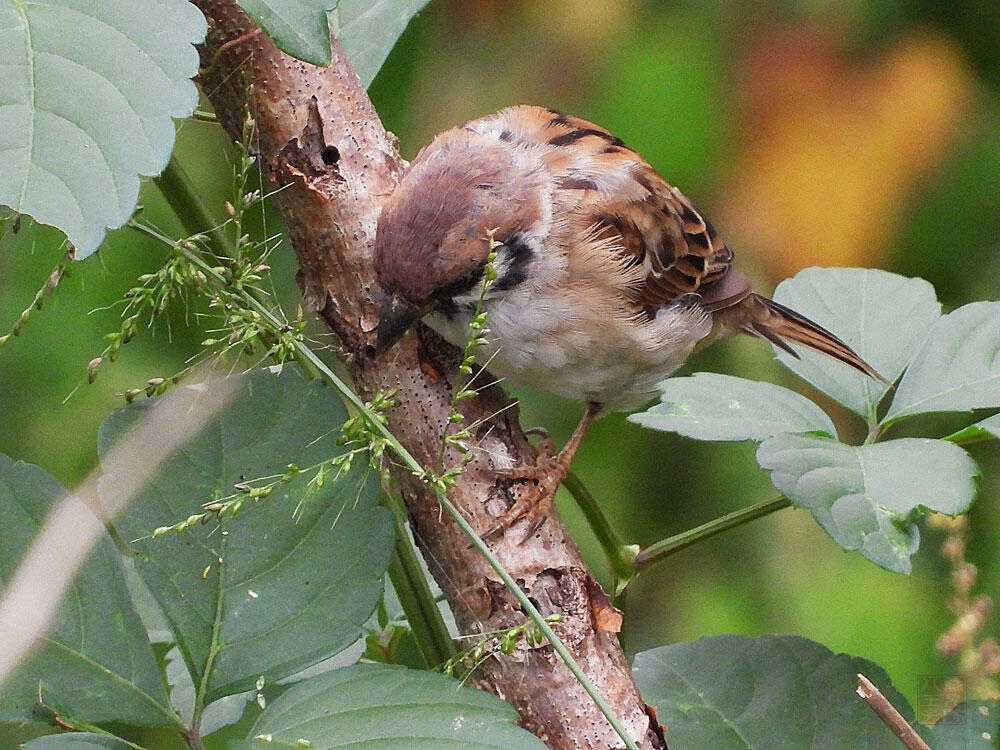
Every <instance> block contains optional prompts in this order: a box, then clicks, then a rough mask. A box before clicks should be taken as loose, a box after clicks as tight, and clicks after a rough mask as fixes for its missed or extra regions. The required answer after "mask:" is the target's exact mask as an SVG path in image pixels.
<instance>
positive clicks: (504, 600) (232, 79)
mask: <svg viewBox="0 0 1000 750" xmlns="http://www.w3.org/2000/svg"><path fill="white" fill-rule="evenodd" d="M194 2H195V4H196V5H197V6H198V7H199V8H201V10H202V11H203V12H204V13H205V15H206V17H207V18H208V21H209V35H208V38H207V40H206V42H205V44H204V46H203V47H202V48H201V50H200V51H201V59H202V71H201V73H200V75H199V83H200V84H201V87H202V89H203V91H205V92H206V94H207V95H208V96H209V98H210V99H211V101H212V104H213V105H214V107H215V110H216V113H217V115H218V116H219V119H220V121H221V122H222V123H223V126H224V127H225V128H226V130H227V131H228V132H229V134H230V135H231V136H232V137H234V138H237V137H240V134H241V132H242V122H243V113H244V111H245V109H246V107H247V105H249V109H250V112H251V113H252V115H253V117H254V119H255V120H256V125H257V133H258V135H259V143H256V144H254V148H255V150H256V153H257V156H258V159H259V162H260V165H261V167H262V169H263V170H264V172H265V174H266V175H267V176H268V178H269V179H270V180H271V181H272V182H274V183H275V184H276V185H277V186H279V187H281V188H283V189H282V190H281V191H280V192H278V194H277V198H276V200H277V202H278V206H279V208H280V210H281V212H282V215H283V217H284V221H285V227H286V231H287V232H288V236H289V237H290V239H291V242H292V245H293V247H294V249H295V252H296V255H297V256H298V259H299V264H300V266H301V271H300V285H301V287H302V290H303V294H304V297H305V300H306V304H307V305H308V306H309V307H310V308H311V309H313V310H315V311H316V312H317V313H318V314H319V315H320V317H321V318H322V319H323V320H324V321H325V322H326V323H327V325H328V326H329V327H330V329H331V330H332V331H333V332H334V333H335V334H336V335H337V338H338V340H339V346H340V354H341V356H342V357H343V359H344V360H345V361H346V362H347V363H348V366H349V367H350V368H351V372H352V374H353V377H354V380H355V384H356V386H357V388H358V390H359V392H360V393H361V394H362V396H364V397H370V396H371V395H372V394H374V393H375V392H377V391H380V390H381V391H386V390H390V389H393V390H395V391H396V397H397V399H398V401H399V402H400V405H399V407H398V408H396V409H394V410H393V411H392V412H391V413H390V415H389V417H390V424H391V428H392V430H393V432H394V434H395V435H396V436H397V437H398V438H399V440H400V441H401V442H402V444H403V445H404V446H405V447H406V448H407V450H409V451H410V452H411V453H412V454H413V456H414V457H416V459H417V460H419V461H420V462H422V463H423V464H424V465H425V466H428V467H432V468H435V469H436V468H438V467H437V462H438V458H439V452H440V446H441V435H442V432H443V430H444V427H445V425H446V423H447V416H448V413H449V410H450V408H451V404H452V392H453V389H454V388H455V387H456V386H457V385H459V383H457V378H458V371H457V364H458V362H457V353H456V351H455V350H454V349H453V348H452V347H451V346H449V345H448V344H446V343H444V342H442V341H441V340H440V339H439V338H437V337H436V336H435V335H434V334H433V333H432V332H430V331H429V330H427V329H421V331H420V336H419V337H413V336H411V337H409V338H407V339H405V340H404V341H403V342H402V343H401V344H400V345H398V346H396V347H394V349H393V350H392V351H390V352H389V353H388V354H386V355H385V356H384V357H382V358H380V359H378V360H376V359H374V357H373V354H372V352H373V343H374V331H375V327H376V321H377V314H378V303H379V295H380V291H379V288H378V285H377V283H376V280H375V276H374V272H373V268H372V262H371V249H372V243H373V240H374V236H375V227H376V222H377V218H378V214H379V210H380V207H381V204H382V201H383V200H384V199H385V197H386V196H387V195H388V194H389V193H390V192H391V191H392V190H393V188H394V187H395V185H396V184H397V183H398V181H399V179H400V176H401V175H402V173H403V171H404V169H405V167H406V163H405V162H404V161H403V160H402V159H401V158H400V157H399V154H398V152H397V149H396V146H395V143H394V142H393V139H392V138H391V136H389V135H388V134H387V133H386V132H385V129H384V128H383V127H382V124H381V122H380V121H379V118H378V115H377V113H376V112H375V110H374V108H373V106H372V104H371V101H370V100H369V99H368V96H367V94H366V93H365V91H364V88H363V87H362V85H361V82H360V81H359V80H358V78H357V76H356V75H355V74H354V72H353V70H352V69H351V67H350V65H349V64H348V63H347V61H346V59H345V58H344V54H343V51H342V50H341V48H340V45H339V44H338V43H337V41H336V39H332V40H331V41H332V47H333V58H332V63H331V64H330V65H329V66H328V67H326V68H317V67H314V66H312V65H309V64H307V63H303V62H300V61H298V60H295V59H294V58H291V57H288V56H287V55H284V54H282V53H281V52H280V51H278V50H277V49H276V48H275V47H274V45H273V44H272V43H271V41H270V40H269V39H268V38H267V36H266V35H264V34H261V33H259V30H258V29H257V27H256V26H255V25H254V24H253V22H252V21H250V20H249V19H248V18H247V16H246V15H245V14H244V13H243V12H242V11H241V10H240V9H239V8H238V6H237V5H236V3H235V2H234V1H233V0H194ZM462 411H463V413H464V414H465V420H466V424H467V425H472V424H476V425H477V426H476V427H475V428H474V435H475V438H476V440H477V448H476V449H475V451H476V452H475V455H474V457H473V459H472V460H471V461H470V462H469V464H468V465H467V467H466V469H465V471H464V472H463V473H462V474H461V476H460V477H459V480H458V483H457V484H456V485H455V486H454V487H453V488H452V489H451V490H450V491H449V497H450V499H451V501H452V502H453V503H454V504H455V505H456V506H457V507H458V508H459V509H460V511H461V512H462V513H463V514H464V515H465V517H466V518H467V519H468V520H469V522H470V523H471V524H472V526H473V527H474V528H476V529H479V530H481V531H482V530H485V529H488V528H490V527H491V526H492V525H493V523H494V521H495V520H496V518H497V517H498V516H500V515H502V513H503V512H504V511H505V510H506V509H507V507H509V506H510V504H511V503H512V502H513V501H514V499H515V498H514V496H513V494H512V490H511V488H510V486H509V485H510V483H509V482H508V481H505V480H500V479H498V478H497V477H496V475H495V470H496V469H498V468H501V467H509V466H513V465H519V464H523V463H529V462H531V461H533V460H534V456H533V452H532V449H531V447H530V446H529V445H528V443H527V441H526V440H525V437H524V434H523V433H522V432H521V429H520V427H519V425H518V423H517V411H516V406H514V405H512V404H511V402H510V399H509V398H508V397H507V396H506V395H505V394H504V393H503V391H501V390H500V389H499V388H495V387H493V388H488V389H486V390H485V391H483V392H482V393H481V394H480V395H479V397H477V398H475V399H470V400H468V401H463V402H462ZM445 460H446V464H447V465H451V463H450V462H458V461H459V460H460V456H459V454H458V453H457V452H454V451H449V452H447V453H446V459H445ZM394 476H395V479H396V481H397V482H398V484H399V486H400V488H401V490H402V493H403V496H404V499H405V501H406V505H407V509H408V512H409V516H410V523H411V525H412V528H413V530H414V536H415V537H416V539H417V540H418V542H419V544H420V546H421V550H422V552H423V554H424V556H425V558H426V559H427V561H428V564H429V566H430V569H431V572H432V573H433V575H434V577H435V578H436V579H437V581H438V584H439V585H440V586H441V589H442V590H443V591H444V593H445V595H446V597H447V599H448V602H449V604H450V605H451V608H452V610H453V611H454V613H455V617H456V621H457V623H458V627H459V629H460V631H461V632H462V633H463V634H476V633H486V632H491V631H496V630H501V629H504V628H508V627H511V626H513V625H518V624H520V623H522V622H524V619H525V616H524V613H523V612H521V611H520V610H519V608H518V606H517V603H516V601H515V600H514V598H513V597H512V595H511V594H510V592H509V591H507V590H506V588H505V587H504V586H503V584H502V583H501V582H500V580H499V579H498V577H497V575H496V573H495V572H494V571H493V570H492V569H491V568H490V567H489V565H488V564H487V563H486V561H485V560H484V559H483V558H482V556H481V555H479V553H478V552H477V551H476V550H475V549H474V548H473V547H472V546H471V545H470V543H469V540H468V539H467V538H466V537H465V536H463V534H462V532H461V530H460V529H459V528H458V527H457V526H456V525H455V524H454V523H453V522H451V521H450V520H449V519H448V518H447V517H446V516H445V515H444V514H443V513H442V511H441V508H440V507H439V506H438V504H437V503H436V501H435V500H434V497H433V495H432V494H431V493H429V492H427V491H426V490H425V488H424V487H423V486H422V484H421V483H420V481H418V480H417V479H416V478H414V477H413V476H412V474H411V473H410V472H408V471H401V470H396V471H395V472H394ZM524 533H525V527H524V526H523V525H521V524H515V525H514V527H513V528H512V529H510V530H509V531H508V532H507V533H506V534H502V535H497V536H495V537H492V538H491V539H490V540H489V545H490V548H491V549H492V550H493V552H494V553H495V554H496V555H497V556H498V557H499V558H500V560H501V561H502V562H503V564H504V566H505V567H506V568H507V570H509V571H510V573H511V574H512V575H513V577H514V578H515V580H517V581H518V582H519V583H520V584H521V587H522V588H523V590H524V591H525V592H526V593H527V594H528V596H529V597H531V599H532V601H534V602H535V603H536V604H537V606H538V608H539V609H540V610H541V612H542V614H543V615H549V614H559V615H561V620H560V621H559V623H557V624H556V625H555V628H556V631H557V632H558V634H559V636H560V637H561V638H562V639H563V641H564V642H565V644H566V645H567V647H568V648H569V649H570V651H571V653H572V654H573V655H574V657H575V658H576V659H577V661H578V662H579V663H580V665H581V666H582V667H583V669H584V671H585V672H586V674H587V675H588V676H589V677H590V679H591V680H592V681H593V682H594V683H595V685H596V686H597V688H598V689H599V691H600V692H601V694H602V695H603V696H604V698H605V700H606V701H607V702H608V703H610V705H611V706H612V708H613V709H614V710H615V712H616V713H617V715H618V716H619V717H620V718H621V719H622V721H623V723H624V724H625V726H626V727H627V728H628V730H629V733H630V734H631V735H632V737H633V738H634V739H635V740H636V742H637V743H638V744H639V746H640V747H642V748H663V747H666V744H665V742H664V741H663V737H662V733H661V731H660V728H659V726H658V725H657V724H656V721H655V719H654V718H651V717H652V713H651V712H650V711H648V709H647V707H646V706H645V704H644V703H643V702H642V700H641V698H640V697H639V694H638V691H637V690H636V687H635V684H634V682H633V681H632V677H631V673H630V671H629V669H628V665H627V663H626V661H625V657H624V655H623V653H622V651H621V648H620V646H619V644H618V640H617V637H616V635H615V633H613V632H607V631H606V630H601V629H600V628H601V627H602V624H606V623H614V622H616V620H617V618H615V617H609V616H608V615H609V614H610V613H613V609H612V608H611V607H610V604H609V603H608V600H607V597H606V596H605V595H604V592H603V591H601V589H600V587H599V586H598V585H597V584H596V582H595V581H594V579H593V578H592V577H591V575H590V573H589V572H588V571H587V569H586V567H585V566H584V564H583V561H582V559H581V558H580V554H579V551H578V550H577V548H576V545H575V544H574V543H573V541H572V539H570V537H569V535H568V534H567V532H566V529H565V528H564V527H563V525H562V523H561V522H560V521H559V519H558V518H556V517H550V518H549V519H548V520H547V521H546V522H545V524H544V525H543V526H542V528H541V529H540V530H538V531H537V532H536V533H535V534H533V535H532V537H531V538H530V539H527V540H525V541H524V542H523V543H522V537H523V535H524ZM603 626H604V627H607V625H603ZM474 680H475V682H476V684H477V685H478V686H480V687H482V688H485V689H487V690H490V691H491V692H493V693H496V694H497V695H499V696H500V697H501V698H503V699H504V700H506V701H507V702H509V703H510V704H512V705H513V706H514V707H515V708H516V709H517V710H518V712H519V713H520V715H521V723H522V725H523V726H525V727H526V728H527V729H529V730H530V731H532V732H534V733H535V734H536V735H538V736H539V737H541V738H542V739H543V740H544V741H545V742H546V744H547V745H548V746H549V747H552V748H567V749H569V748H573V749H574V750H575V749H576V748H602V749H603V748H613V747H620V746H621V739H620V738H619V737H618V736H617V735H616V734H615V732H614V730H613V728H612V727H611V726H610V724H609V723H608V722H607V720H606V719H605V718H604V717H603V716H602V715H601V713H600V712H599V711H598V709H597V707H596V706H595V705H594V703H593V701H592V700H591V699H590V698H589V697H588V696H587V695H586V693H585V692H584V690H583V689H582V688H581V686H580V685H579V683H578V682H577V681H576V680H575V679H574V678H573V676H572V675H571V674H570V672H569V670H568V669H567V668H566V667H565V666H564V665H563V663H562V662H561V661H560V659H559V658H558V656H557V655H556V654H555V653H554V652H553V651H552V649H551V647H550V646H548V645H540V646H530V645H528V644H526V643H525V644H521V646H520V647H519V648H518V649H516V650H515V651H514V652H513V653H512V654H510V655H503V654H497V655H495V656H493V657H490V658H489V659H487V661H486V662H485V664H483V666H482V667H481V668H480V670H479V671H478V672H477V674H476V676H475V677H474Z"/></svg>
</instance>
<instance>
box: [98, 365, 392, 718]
mask: <svg viewBox="0 0 1000 750" xmlns="http://www.w3.org/2000/svg"><path fill="white" fill-rule="evenodd" d="M157 403H158V399H150V400H148V401H145V402H141V403H140V402H136V403H133V404H131V405H130V406H127V407H125V408H123V409H119V410H118V411H116V412H114V413H113V414H112V415H111V416H110V417H109V418H108V419H107V420H105V422H104V424H103V425H102V427H101V434H100V443H101V452H102V454H103V453H104V452H105V451H106V450H107V448H108V446H109V445H110V444H112V443H113V442H114V441H115V439H116V438H117V437H119V436H121V435H123V434H125V433H126V432H127V431H128V430H129V428H130V427H131V426H132V425H133V424H134V423H135V422H136V421H137V420H138V419H141V418H142V415H143V414H144V413H145V412H146V411H148V410H149V409H154V408H156V405H157ZM346 419H347V413H346V411H345V410H344V408H343V406H342V405H341V403H340V401H339V399H338V398H337V397H336V395H335V394H334V393H333V392H332V391H330V390H329V389H326V388H324V387H323V386H322V385H321V384H319V383H316V382H313V383H309V382H306V381H305V380H304V378H303V377H302V376H301V374H300V371H299V370H298V368H296V367H289V366H285V367H283V368H280V371H277V372H276V371H274V370H257V371H254V372H252V373H250V374H248V375H244V376H240V380H239V392H238V394H237V396H236V398H235V399H234V400H233V401H232V402H231V404H230V405H229V406H228V407H227V408H226V410H225V411H224V412H223V413H221V414H220V415H219V416H218V417H216V418H215V419H214V420H213V421H212V422H210V423H209V425H208V427H206V429H205V430H203V431H202V432H201V433H200V434H199V435H198V436H197V437H195V438H194V439H193V440H191V441H190V442H189V443H188V444H187V445H186V447H185V449H184V450H183V451H182V452H180V453H179V454H178V455H175V456H173V457H171V458H170V459H168V460H167V462H166V463H165V465H164V468H163V469H162V470H161V472H160V474H159V475H158V477H157V478H156V479H155V480H154V481H153V482H151V483H150V485H149V486H148V487H147V488H146V489H145V490H144V491H143V492H142V493H141V494H140V495H139V496H138V497H136V499H134V500H133V501H132V504H131V505H130V506H129V508H128V509H127V510H126V511H125V513H123V514H122V516H120V518H119V521H118V524H117V525H118V528H119V531H120V532H121V534H122V535H123V537H124V538H125V539H126V540H129V541H132V540H134V541H132V546H133V547H134V549H135V550H136V553H137V561H136V569H137V570H138V572H139V574H140V575H141V576H142V578H143V580H144V581H145V582H146V584H147V586H148V587H149V589H150V591H151V592H152V593H153V595H154V596H155V597H156V599H157V601H158V602H159V604H160V606H161V607H162V609H163V612H164V614H165V615H166V617H167V619H168V620H169V621H170V624H171V627H172V628H173V630H174V634H175V636H176V639H177V645H178V647H179V648H180V650H181V653H182V654H183V656H184V660H185V663H186V664H187V666H188V669H189V671H190V672H191V674H192V680H193V681H194V684H195V685H198V686H200V689H201V691H202V692H203V694H204V695H205V698H206V699H207V700H208V701H211V700H214V699H216V698H219V697H222V696H224V695H229V694H233V693H236V692H241V691H243V690H247V689H249V688H252V687H253V686H254V683H255V681H256V679H257V677H258V676H261V675H263V676H264V677H265V679H266V680H267V682H272V681H274V680H277V679H280V678H282V677H286V676H288V675H290V674H293V673H294V672H297V671H299V670H301V669H303V668H305V667H307V666H309V665H311V664H314V663H316V662H318V661H320V660H322V659H324V658H327V657H329V656H331V655H332V654H335V653H337V652H338V651H340V650H341V649H343V648H346V647H347V646H349V645H350V644H351V643H353V642H354V641H355V640H356V639H357V638H358V636H359V635H360V632H361V627H362V625H363V624H364V623H365V621H366V620H367V619H368V617H369V615H370V614H371V612H372V611H373V609H374V607H375V604H376V602H377V601H378V599H379V596H380V595H381V593H382V575H383V573H384V572H385V570H386V567H387V566H388V562H389V556H390V553H391V550H392V544H393V538H394V530H393V522H392V516H391V514H390V513H389V511H388V510H386V509H385V508H383V507H381V506H379V505H378V504H377V499H378V494H379V486H378V477H377V476H376V473H375V472H371V471H369V470H368V467H367V462H366V461H365V460H364V459H362V458H359V459H357V460H356V461H355V462H354V464H355V466H354V469H353V470H352V472H351V473H350V474H348V475H347V476H346V477H343V478H341V479H340V480H338V481H333V479H332V476H328V477H327V479H326V481H325V482H324V483H323V486H322V487H313V488H312V489H311V490H310V489H309V488H308V487H307V480H308V479H310V478H311V475H308V474H306V473H305V472H303V474H306V475H304V476H299V477H298V478H297V479H295V480H294V481H292V482H291V483H290V484H286V485H284V486H280V487H278V488H276V489H275V490H274V491H273V493H272V494H271V495H270V496H268V497H266V498H265V499H263V500H261V501H260V502H258V503H254V502H253V501H252V500H251V499H250V498H249V497H248V498H247V499H246V500H245V502H244V505H243V508H242V509H241V510H240V511H239V513H237V514H236V515H235V516H233V517H226V518H224V519H223V520H222V521H221V523H216V522H212V523H209V524H206V525H195V526H194V527H192V528H191V529H189V530H188V531H185V532H182V533H168V534H166V535H164V536H161V537H158V538H156V539H152V538H150V535H151V534H152V532H153V530H154V529H156V528H157V527H159V526H167V525H171V524H174V523H176V522H178V521H181V520H183V519H185V518H186V517H187V516H188V515H190V514H192V513H197V512H199V511H201V510H202V508H201V504H202V503H203V502H206V501H210V500H212V498H213V493H220V494H221V495H222V496H226V495H230V494H231V493H233V492H234V484H237V483H243V482H251V481H252V480H254V479H255V478H259V477H267V476H275V475H279V474H281V473H282V472H283V471H285V469H286V467H287V465H288V464H289V463H295V464H297V465H298V466H299V467H302V468H303V469H305V467H307V466H312V465H314V464H316V463H318V462H320V461H323V460H324V459H330V458H332V457H334V456H336V455H338V454H340V453H342V452H343V447H342V446H338V445H337V443H336V441H337V437H338V436H339V430H338V429H337V428H338V426H339V425H341V424H343V422H344V421H345V420H346ZM151 450H155V446H151Z"/></svg>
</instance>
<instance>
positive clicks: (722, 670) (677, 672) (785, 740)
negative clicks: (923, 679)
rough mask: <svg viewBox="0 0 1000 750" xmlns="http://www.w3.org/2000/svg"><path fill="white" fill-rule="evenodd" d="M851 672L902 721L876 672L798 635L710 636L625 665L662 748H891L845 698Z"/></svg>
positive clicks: (894, 745)
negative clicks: (873, 687) (664, 739)
mask: <svg viewBox="0 0 1000 750" xmlns="http://www.w3.org/2000/svg"><path fill="white" fill-rule="evenodd" d="M858 673H862V674H864V675H865V676H867V677H868V678H869V679H871V680H872V681H873V682H875V683H876V684H877V685H878V687H879V689H880V690H882V692H883V693H884V694H885V695H886V697H887V698H889V700H890V702H892V704H893V705H894V706H895V707H896V708H897V709H899V710H900V711H901V713H903V715H904V716H908V717H909V716H912V711H911V710H910V707H909V705H908V704H907V702H906V699H905V698H903V696H901V695H900V694H899V693H898V692H896V690H895V689H893V688H892V685H891V683H890V681H889V677H888V675H886V673H885V671H884V670H883V669H882V668H881V667H879V666H877V665H875V664H873V663H872V662H870V661H867V660H866V659H861V658H859V657H856V656H848V655H847V654H834V653H833V652H832V651H830V650H829V649H828V648H826V647H825V646H823V645H821V644H819V643H816V642H814V641H810V640H808V639H806V638H800V637H798V636H791V635H765V636H761V637H760V638H749V637H747V636H742V635H719V636H711V637H707V638H700V639H699V640H697V641H693V642H688V643H677V644H674V645H671V646H663V647H661V648H655V649H652V650H650V651H643V652H641V653H639V654H637V655H636V657H635V664H634V666H633V675H634V676H635V680H636V682H637V683H638V685H639V689H640V691H641V692H642V697H643V699H644V700H645V701H646V702H647V703H649V704H650V705H652V706H654V707H655V708H656V718H657V721H659V722H660V723H661V724H663V725H664V726H666V727H667V728H668V732H669V734H668V737H669V741H670V750H705V748H711V749H712V750H750V749H751V748H752V749H753V750H760V749H762V748H766V749H767V750H809V749H810V748H813V749H814V750H827V749H828V748H867V750H897V749H898V748H899V740H897V739H896V737H895V736H894V735H893V733H892V731H891V730H890V729H889V728H888V727H887V726H886V725H885V724H883V723H882V722H881V721H880V720H879V719H878V717H876V716H875V714H874V713H873V712H872V710H871V709H870V708H869V707H868V706H867V705H866V704H865V702H864V701H863V700H861V698H859V697H858V696H857V694H856V693H855V689H856V687H857V684H858V679H857V675H858Z"/></svg>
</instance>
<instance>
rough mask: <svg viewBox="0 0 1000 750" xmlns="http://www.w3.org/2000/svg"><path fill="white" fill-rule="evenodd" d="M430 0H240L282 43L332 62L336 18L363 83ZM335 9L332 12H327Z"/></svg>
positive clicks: (305, 56) (292, 51)
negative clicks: (331, 38)
mask: <svg viewBox="0 0 1000 750" xmlns="http://www.w3.org/2000/svg"><path fill="white" fill-rule="evenodd" d="M427 2H428V0H339V2H338V0H239V3H240V5H241V6H242V7H243V10H245V11H246V12H247V14H248V15H249V16H250V17H251V18H253V20H254V21H256V22H257V23H258V24H260V26H261V27H262V28H263V29H264V31H266V32H267V35H268V36H269V37H271V39H272V40H273V41H274V43H275V44H276V45H277V46H278V48H279V49H280V50H281V51H282V52H285V53H287V54H289V55H292V56H294V57H297V58H299V59H300V60H305V61H306V62H310V63H312V64H313V65H329V64H330V23H332V29H333V32H334V33H335V34H336V35H337V38H338V39H339V40H340V44H341V46H343V48H344V52H345V53H346V54H347V59H348V60H350V62H351V67H353V68H354V70H355V72H357V74H358V76H359V77H360V78H361V81H362V83H364V85H365V86H368V84H370V83H371V82H372V80H373V79H374V78H375V74H376V73H378V71H379V68H381V67H382V63H384V62H385V58H386V57H388V55H389V52H390V51H391V50H392V48H393V45H395V44H396V40H397V39H399V37H400V36H401V35H402V33H403V31H404V30H405V29H406V25H407V24H408V23H409V22H410V19H411V18H413V16H415V15H416V14H417V11H419V10H421V9H422V8H423V7H424V6H425V5H427ZM327 11H329V15H327Z"/></svg>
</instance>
